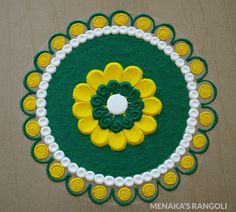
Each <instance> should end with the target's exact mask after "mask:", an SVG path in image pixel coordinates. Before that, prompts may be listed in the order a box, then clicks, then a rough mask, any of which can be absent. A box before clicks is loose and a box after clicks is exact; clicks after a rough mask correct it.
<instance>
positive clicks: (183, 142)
mask: <svg viewBox="0 0 236 212" xmlns="http://www.w3.org/2000/svg"><path fill="white" fill-rule="evenodd" d="M180 145H181V146H182V147H184V148H185V149H186V148H188V147H189V146H190V142H189V141H186V140H181V141H180Z"/></svg>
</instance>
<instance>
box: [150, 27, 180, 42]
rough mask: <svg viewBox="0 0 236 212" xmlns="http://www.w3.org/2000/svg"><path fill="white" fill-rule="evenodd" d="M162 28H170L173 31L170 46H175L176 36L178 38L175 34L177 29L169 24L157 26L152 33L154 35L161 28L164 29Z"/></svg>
mask: <svg viewBox="0 0 236 212" xmlns="http://www.w3.org/2000/svg"><path fill="white" fill-rule="evenodd" d="M162 26H166V27H168V28H170V29H171V31H172V38H171V40H170V44H171V45H173V42H174V40H175V36H176V32H175V28H174V27H173V26H172V25H171V24H169V23H161V24H159V25H157V26H155V27H154V28H153V30H152V31H151V32H152V33H153V34H154V33H155V31H156V30H157V29H158V28H159V27H162Z"/></svg>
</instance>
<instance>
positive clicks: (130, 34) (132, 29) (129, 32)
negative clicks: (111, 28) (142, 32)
mask: <svg viewBox="0 0 236 212" xmlns="http://www.w3.org/2000/svg"><path fill="white" fill-rule="evenodd" d="M135 32H136V29H135V28H134V27H129V28H128V35H129V36H134V35H135Z"/></svg>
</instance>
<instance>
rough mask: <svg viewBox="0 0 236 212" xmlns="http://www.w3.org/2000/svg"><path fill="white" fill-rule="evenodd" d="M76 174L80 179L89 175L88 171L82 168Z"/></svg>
mask: <svg viewBox="0 0 236 212" xmlns="http://www.w3.org/2000/svg"><path fill="white" fill-rule="evenodd" d="M76 174H77V176H78V177H82V178H84V177H85V176H86V174H87V171H86V169H85V168H83V167H80V168H78V169H77V172H76Z"/></svg>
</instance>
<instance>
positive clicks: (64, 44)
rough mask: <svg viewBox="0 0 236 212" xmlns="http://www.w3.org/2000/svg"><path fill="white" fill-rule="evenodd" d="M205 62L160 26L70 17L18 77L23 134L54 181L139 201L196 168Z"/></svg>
mask: <svg viewBox="0 0 236 212" xmlns="http://www.w3.org/2000/svg"><path fill="white" fill-rule="evenodd" d="M207 72H208V66H207V63H206V61H205V60H204V59H203V58H202V57H199V56H193V45H192V43H191V42H190V41H189V40H187V39H185V38H176V35H175V29H174V27H173V26H172V25H170V24H167V23H158V22H157V23H156V22H155V21H154V19H153V18H152V17H150V16H149V15H146V14H141V15H139V16H137V17H132V16H131V15H130V14H129V13H127V12H125V11H122V10H119V11H115V12H113V13H112V14H111V15H110V16H106V15H105V14H102V13H97V14H94V15H92V16H91V17H90V18H89V20H88V21H87V22H84V21H81V20H75V21H72V22H71V23H70V24H69V25H68V27H67V30H66V33H56V34H54V35H53V36H52V37H51V38H50V39H49V42H48V50H44V51H40V52H39V53H37V54H36V56H35V57H34V68H33V69H32V70H31V71H29V72H28V73H27V74H26V76H25V78H24V86H25V88H26V89H27V94H26V95H25V96H24V97H23V98H22V100H21V108H22V111H23V112H24V113H25V114H26V115H28V116H29V118H28V119H27V120H26V121H25V122H24V124H23V132H24V134H25V135H26V137H27V138H29V139H30V140H32V141H33V144H32V148H31V154H32V157H33V158H34V159H35V160H36V161H37V162H39V163H46V164H47V168H46V170H47V174H48V177H49V178H50V179H52V180H53V181H55V182H61V181H64V182H65V186H66V188H67V190H68V192H69V193H70V194H72V195H74V196H80V195H82V194H84V193H86V192H87V193H88V196H89V198H90V199H91V200H92V201H93V202H95V203H98V204H102V203H105V202H107V201H108V200H109V199H110V198H111V197H112V198H113V199H114V200H115V201H116V202H117V203H118V204H120V205H123V206H125V205H128V204H130V203H131V202H133V201H134V200H135V199H136V197H137V196H138V197H139V198H140V199H142V200H143V201H146V202H151V201H153V200H155V199H156V198H157V196H158V195H159V191H160V190H161V188H163V189H165V190H168V191H169V190H174V189H175V188H177V186H178V185H179V183H180V177H181V176H180V174H187V175H188V174H192V173H193V172H194V171H195V170H196V169H197V164H198V163H197V157H196V155H197V154H201V153H204V152H205V151H206V150H207V149H208V146H209V137H208V135H207V132H209V131H210V130H212V129H213V128H214V126H215V125H216V123H217V120H218V117H217V113H216V111H215V110H214V109H212V108H211V107H210V106H209V104H210V103H212V102H213V101H214V100H215V98H216V95H217V90H216V87H215V85H214V84H213V83H212V82H210V81H208V80H206V79H205V77H206V75H207Z"/></svg>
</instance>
